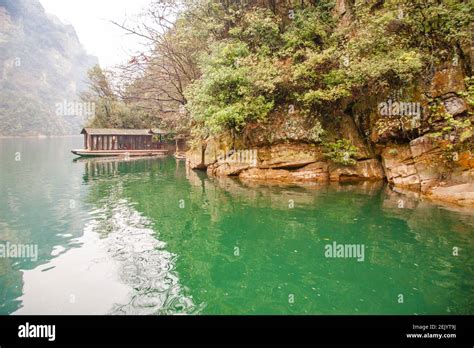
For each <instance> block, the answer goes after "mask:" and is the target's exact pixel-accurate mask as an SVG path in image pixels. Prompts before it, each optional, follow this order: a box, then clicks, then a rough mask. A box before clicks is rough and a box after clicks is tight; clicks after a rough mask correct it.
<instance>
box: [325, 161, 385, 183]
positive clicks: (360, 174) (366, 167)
mask: <svg viewBox="0 0 474 348" xmlns="http://www.w3.org/2000/svg"><path fill="white" fill-rule="evenodd" d="M384 177H385V175H384V171H383V168H382V165H381V164H380V162H379V161H378V160H376V159H374V158H372V159H368V160H363V161H357V162H356V164H355V165H353V166H343V165H331V166H330V167H329V178H330V180H331V181H352V180H382V179H383V178H384Z"/></svg>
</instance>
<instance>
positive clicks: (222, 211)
mask: <svg viewBox="0 0 474 348" xmlns="http://www.w3.org/2000/svg"><path fill="white" fill-rule="evenodd" d="M99 166H100V165H99ZM108 167H110V165H107V166H105V165H104V168H108ZM104 168H101V169H99V168H98V169H97V170H95V169H94V170H92V169H90V172H91V174H89V175H88V176H87V180H86V182H87V183H89V184H90V185H91V192H90V195H89V200H90V202H91V203H92V202H94V203H95V204H99V205H101V206H110V208H107V209H105V210H103V211H102V210H101V211H100V212H98V215H103V216H102V217H101V218H100V220H101V221H103V223H102V224H101V225H100V226H98V227H97V229H96V230H97V231H104V232H103V236H104V238H105V239H107V238H109V237H110V236H112V235H113V233H115V232H112V231H121V232H119V233H118V234H117V236H118V237H119V241H117V242H116V241H115V240H114V241H112V242H111V243H112V245H117V246H119V249H121V248H124V249H127V248H131V246H133V245H134V244H137V243H138V244H139V245H141V244H142V243H141V241H140V238H142V237H143V240H146V241H148V240H149V236H150V235H153V236H154V239H155V240H157V239H158V237H159V240H160V241H162V242H164V243H166V246H165V249H166V251H167V252H168V253H170V254H171V255H176V257H174V258H172V264H173V267H174V268H173V272H176V273H175V274H176V275H179V284H181V286H182V289H183V294H185V296H186V298H188V297H189V298H191V296H192V303H195V304H201V303H205V304H206V307H205V309H204V310H203V312H204V313H220V314H225V313H233V314H239V313H241V314H243V313H295V314H296V313H300V314H301V313H313V314H316V313H328V314H329V313H332V314H334V313H400V314H402V313H405V314H407V313H414V312H416V313H420V314H421V313H446V312H447V311H448V309H447V308H448V307H449V310H451V311H452V312H453V313H465V312H466V308H468V305H467V304H468V302H469V301H470V295H467V296H464V295H465V288H466V286H467V287H469V286H470V282H472V280H471V279H472V278H473V277H472V274H470V272H469V270H468V269H466V268H465V266H464V264H465V263H466V259H465V258H459V259H455V260H452V261H449V257H448V256H446V255H445V254H443V253H445V250H444V249H443V245H444V244H443V243H448V244H449V243H457V244H458V243H459V245H462V247H463V248H465V247H466V245H465V243H466V239H464V238H463V237H462V236H460V235H458V234H453V233H450V230H449V226H450V225H451V224H453V223H454V220H455V218H456V217H458V216H459V215H457V214H454V213H450V212H449V211H445V210H441V211H440V212H439V214H438V215H436V212H435V211H438V210H439V209H438V208H437V207H436V206H432V205H427V206H426V209H427V210H429V213H430V214H433V215H432V216H433V219H436V221H437V222H439V224H440V226H438V225H436V224H435V225H434V226H430V227H427V226H423V230H418V229H416V228H415V227H413V225H411V224H412V223H413V222H411V221H410V220H409V218H408V215H407V216H405V215H396V214H394V213H393V211H392V210H393V209H392V208H391V207H390V206H389V205H390V203H389V202H390V199H389V198H386V195H385V191H384V186H383V184H381V183H360V185H319V186H318V185H311V186H298V187H295V186H293V187H292V186H284V185H281V186H280V185H274V186H268V185H263V186H260V185H258V184H249V183H243V182H240V181H239V180H235V179H232V178H224V179H223V180H221V179H215V178H211V179H210V178H208V177H207V176H206V175H205V174H203V173H200V172H194V171H190V170H188V169H185V168H184V167H181V168H177V167H176V162H175V161H174V160H173V159H158V160H149V159H144V160H141V161H131V162H117V164H116V167H115V170H114V169H107V170H105V169H104ZM117 190H118V191H117ZM98 202H100V203H98ZM395 202H396V201H395ZM122 205H126V206H128V207H131V206H133V209H131V208H130V209H129V208H126V209H124V208H123V207H121V206H122ZM290 205H293V207H290ZM411 206H413V207H415V205H414V204H412V205H410V204H408V203H407V207H411ZM112 207H114V208H112ZM114 209H116V210H114ZM133 211H137V212H139V214H138V215H135V213H133V214H131V213H130V212H133ZM117 213H118V214H119V218H118V219H117V218H116V217H114V216H115V214H117ZM405 214H406V213H405ZM423 214H425V215H427V214H426V213H423V212H422V211H420V215H423ZM138 216H141V217H146V219H145V221H148V222H149V223H151V225H148V224H145V225H144V226H140V222H139V221H140V219H141V218H139V217H138ZM135 219H136V220H135ZM420 219H421V217H420ZM109 220H110V221H112V222H113V223H112V225H109V224H106V223H105V222H106V221H109ZM123 221H127V222H130V221H132V222H131V223H127V224H125V225H126V226H128V227H127V228H126V229H124V228H122V227H120V226H123ZM133 221H135V222H133ZM135 224H137V225H135ZM441 226H444V227H443V228H447V229H446V230H444V229H443V228H441ZM135 228H138V230H139V231H140V232H139V233H138V234H139V236H141V237H140V238H139V240H138V241H137V240H136V239H135V237H134V236H133V234H134V231H135ZM142 228H144V230H142ZM151 228H152V229H153V231H152V230H151ZM144 231H147V232H146V233H145V232H144ZM111 232H112V233H111ZM430 234H435V235H437V237H436V238H438V239H436V241H435V242H434V243H431V244H428V245H425V242H426V241H428V240H430V238H431V237H430ZM418 235H419V236H418ZM332 241H337V242H339V243H357V244H364V245H366V246H367V250H366V254H365V257H366V259H365V262H357V261H354V260H334V259H328V258H325V257H324V245H325V244H327V243H331V242H332ZM153 243H155V242H153ZM153 243H152V244H153ZM156 246H157V249H156V250H158V251H160V250H162V249H161V248H160V246H159V245H156ZM111 250H112V251H113V248H112V249H111ZM140 250H142V249H140ZM466 250H467V249H466ZM147 252H148V251H147V250H144V253H145V254H144V259H142V262H143V263H145V264H146V265H141V266H139V267H137V266H136V262H135V261H133V262H132V263H133V265H131V266H129V269H128V268H127V269H126V271H125V272H124V273H123V276H124V278H123V279H124V281H125V282H127V283H129V284H138V285H137V288H138V289H141V285H140V284H142V283H144V284H147V282H148V281H149V279H150V277H148V274H149V268H148V266H147V265H148V263H152V264H153V263H154V261H153V257H151V258H150V257H148V256H147ZM139 254H140V251H137V254H136V257H139ZM159 254H160V253H159V252H158V254H157V255H159ZM125 255H126V258H127V259H130V260H134V258H135V255H134V254H133V253H132V252H131V251H130V250H128V251H126V252H125ZM467 256H468V255H466V256H464V257H467ZM165 259H166V257H165ZM170 261H171V260H170ZM139 263H140V262H139ZM158 263H160V262H158ZM165 264H167V262H162V263H160V265H165ZM431 264H432V265H434V266H435V267H436V269H431V268H430V265H431ZM142 266H143V267H144V269H142V268H141V267H142ZM161 268H162V266H160V267H158V269H161ZM453 270H454V272H458V273H455V278H456V280H455V281H453V282H452V284H451V285H449V284H446V283H445V282H444V281H443V279H444V278H443V277H444V276H443V273H446V272H452V271H453ZM143 273H145V274H143ZM150 274H153V272H151V271H150ZM459 274H461V277H459ZM158 278H160V276H158ZM460 279H464V280H460ZM170 284H173V280H172V279H170ZM397 291H398V292H402V293H404V294H405V295H406V297H405V298H406V301H407V303H408V305H407V306H399V305H398V304H397V302H396V295H397V294H398V292H397ZM447 292H448V293H450V294H452V295H453V296H451V297H446V296H445V294H446V293H447ZM289 294H293V295H294V296H295V298H296V302H295V303H294V304H290V303H289V302H288V296H289ZM459 294H461V295H462V296H461V297H460V296H458V295H459ZM455 295H456V296H455ZM141 296H142V295H139V296H138V297H139V298H141ZM141 301H143V302H141ZM154 301H155V300H150V299H148V298H147V297H146V296H145V297H143V299H141V300H140V301H138V302H139V303H148V304H149V305H150V306H151V308H155V306H157V305H158V303H162V302H160V301H158V300H157V302H154ZM456 301H458V302H456ZM133 303H134V301H131V302H130V303H129V304H128V305H126V306H125V307H124V311H125V312H133V310H134V305H133ZM119 308H120V307H119Z"/></svg>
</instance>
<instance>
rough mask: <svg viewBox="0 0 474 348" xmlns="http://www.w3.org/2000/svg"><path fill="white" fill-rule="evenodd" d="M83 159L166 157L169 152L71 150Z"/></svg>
mask: <svg viewBox="0 0 474 348" xmlns="http://www.w3.org/2000/svg"><path fill="white" fill-rule="evenodd" d="M71 152H72V153H73V154H75V155H77V156H81V157H137V156H141V157H143V156H160V155H163V156H164V155H166V154H167V153H168V151H167V150H113V151H111V150H94V151H91V150H71Z"/></svg>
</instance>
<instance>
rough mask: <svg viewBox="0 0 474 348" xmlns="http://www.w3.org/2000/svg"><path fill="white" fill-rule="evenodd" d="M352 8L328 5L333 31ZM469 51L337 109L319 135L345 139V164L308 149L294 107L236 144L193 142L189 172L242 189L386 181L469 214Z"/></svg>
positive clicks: (472, 162) (253, 127)
mask: <svg viewBox="0 0 474 348" xmlns="http://www.w3.org/2000/svg"><path fill="white" fill-rule="evenodd" d="M351 4H352V1H350V0H346V1H344V0H341V1H337V2H336V7H335V8H334V16H335V17H336V18H337V20H339V23H340V26H344V25H347V23H350V21H351V11H350V9H351ZM470 50H471V48H470V47H459V52H458V56H459V57H458V56H457V57H456V59H453V60H449V61H445V62H438V63H437V64H435V65H433V66H432V67H431V69H430V70H429V73H428V74H426V75H425V76H420V77H419V78H418V79H417V80H415V81H413V82H412V83H411V84H410V85H409V86H405V87H404V88H403V91H402V92H400V91H398V90H395V89H394V88H392V89H389V90H388V91H386V93H385V94H383V95H376V96H374V95H370V94H369V93H368V94H365V95H364V94H363V93H362V94H361V95H357V96H356V95H353V96H352V97H348V98H346V99H345V100H344V101H343V102H342V103H340V104H339V108H338V109H337V110H335V111H334V113H335V114H336V115H337V117H334V118H333V119H332V120H331V121H328V122H326V123H325V124H323V125H324V128H325V129H326V138H328V139H330V140H338V139H349V140H350V142H351V144H353V145H354V146H355V149H356V150H355V153H354V154H353V156H352V157H353V160H351V162H348V161H346V162H347V163H341V161H333V160H331V159H330V158H328V156H326V155H325V151H326V152H327V150H325V147H324V146H323V144H321V142H318V141H314V138H315V134H314V132H315V130H314V125H313V124H311V122H310V121H308V118H307V117H305V116H303V115H299V114H298V112H297V111H294V110H293V108H292V105H283V106H281V107H280V109H279V110H276V111H274V112H273V113H272V115H271V116H270V117H269V118H268V120H267V121H266V122H258V123H250V124H247V125H246V126H245V128H244V130H243V131H242V133H241V134H238V135H236V134H234V133H228V134H223V135H221V136H219V137H209V138H208V139H206V140H205V141H202V142H195V143H194V146H193V147H192V148H191V150H190V151H189V152H188V153H187V163H188V166H189V167H190V168H193V169H205V170H206V171H207V173H208V174H209V175H212V176H239V177H240V178H241V179H242V180H247V181H249V180H250V181H265V182H285V183H305V184H308V183H317V182H332V181H336V182H341V181H362V180H370V181H376V180H386V181H388V183H389V184H390V185H391V186H392V187H396V188H400V189H403V190H405V189H408V190H412V191H415V192H418V193H419V194H421V195H422V196H423V197H426V198H429V199H434V200H438V201H444V202H446V203H449V204H450V203H454V204H458V205H468V206H474V158H473V157H472V152H471V151H472V150H474V149H473V147H474V145H473V141H472V140H473V133H472V122H473V121H474V117H473V113H472V108H473V105H472V83H471V82H470V81H471V80H470V79H469V77H470V76H471V75H472V62H471V60H470V57H471V53H470ZM287 110H291V112H287ZM317 136H318V134H316V137H317ZM250 149H251V150H252V151H249V150H250ZM246 151H247V152H249V153H250V155H249V153H246ZM341 151H344V149H342V150H341ZM252 154H253V155H252ZM252 156H253V157H252ZM242 159H244V160H242Z"/></svg>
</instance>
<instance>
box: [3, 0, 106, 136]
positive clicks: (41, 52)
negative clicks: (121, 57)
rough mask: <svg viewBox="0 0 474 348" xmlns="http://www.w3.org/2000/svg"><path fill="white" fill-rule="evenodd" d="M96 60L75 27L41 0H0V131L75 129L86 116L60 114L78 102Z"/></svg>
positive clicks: (56, 132) (23, 132) (67, 131)
mask: <svg viewBox="0 0 474 348" xmlns="http://www.w3.org/2000/svg"><path fill="white" fill-rule="evenodd" d="M97 63H98V60H97V58H96V57H93V56H90V55H88V54H87V53H86V52H85V50H84V48H83V47H82V46H81V44H80V42H79V39H78V37H77V35H76V32H75V30H74V28H73V27H72V26H71V25H65V24H63V23H61V22H60V21H59V20H58V19H57V18H55V17H54V16H51V15H48V14H46V13H45V11H44V9H43V7H42V6H41V4H40V3H39V2H38V1H37V0H1V1H0V135H41V134H42V135H60V134H73V133H77V131H78V129H79V128H80V126H81V125H82V123H83V121H84V117H83V116H84V115H82V114H77V113H74V112H69V113H57V112H56V111H57V110H56V109H57V105H58V103H59V104H63V105H64V103H65V102H66V103H69V104H67V105H73V104H71V103H74V102H76V101H78V99H79V98H78V94H79V93H80V92H81V91H82V90H84V89H85V87H86V86H85V81H86V79H87V70H88V69H89V68H90V67H92V66H94V65H95V64H97Z"/></svg>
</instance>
